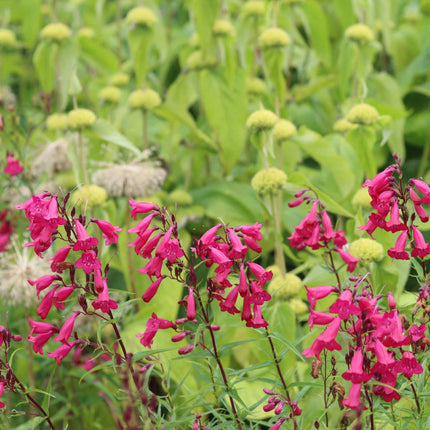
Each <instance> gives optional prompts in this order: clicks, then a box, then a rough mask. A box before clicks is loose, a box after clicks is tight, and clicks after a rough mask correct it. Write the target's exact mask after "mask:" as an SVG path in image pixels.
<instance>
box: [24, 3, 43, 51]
mask: <svg viewBox="0 0 430 430" xmlns="http://www.w3.org/2000/svg"><path fill="white" fill-rule="evenodd" d="M41 3H42V2H41V0H21V1H20V15H21V20H22V26H21V32H22V37H23V40H24V42H25V43H26V44H27V45H28V46H29V47H31V48H33V47H34V45H35V43H36V41H37V36H38V35H39V31H40V26H41V23H42V5H41Z"/></svg>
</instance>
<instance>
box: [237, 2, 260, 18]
mask: <svg viewBox="0 0 430 430" xmlns="http://www.w3.org/2000/svg"><path fill="white" fill-rule="evenodd" d="M241 12H242V14H243V15H244V16H262V15H264V13H265V4H264V1H256V0H251V1H247V2H246V3H245V4H244V5H243V6H242V10H241Z"/></svg>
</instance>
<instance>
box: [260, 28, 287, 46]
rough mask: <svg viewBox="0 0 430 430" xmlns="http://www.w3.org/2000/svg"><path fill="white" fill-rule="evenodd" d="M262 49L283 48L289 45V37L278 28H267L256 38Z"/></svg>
mask: <svg viewBox="0 0 430 430" xmlns="http://www.w3.org/2000/svg"><path fill="white" fill-rule="evenodd" d="M258 40H259V42H260V45H261V47H262V48H263V49H270V48H283V47H284V46H287V45H289V44H290V36H288V34H287V33H286V32H285V31H284V30H282V29H280V28H275V27H274V28H268V29H267V30H264V31H263V33H261V35H260V37H259V38H258Z"/></svg>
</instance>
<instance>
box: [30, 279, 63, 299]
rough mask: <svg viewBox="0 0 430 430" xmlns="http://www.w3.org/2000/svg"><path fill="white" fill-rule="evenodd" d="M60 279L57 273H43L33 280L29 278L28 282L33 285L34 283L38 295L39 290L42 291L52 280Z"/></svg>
mask: <svg viewBox="0 0 430 430" xmlns="http://www.w3.org/2000/svg"><path fill="white" fill-rule="evenodd" d="M60 279H61V277H60V276H58V275H44V276H41V277H40V278H38V279H36V280H35V281H31V280H30V279H29V280H28V283H29V284H30V285H33V286H34V285H36V291H37V297H39V294H40V292H41V291H43V290H44V289H45V288H48V287H49V286H50V285H51V284H52V283H53V282H54V281H58V280H60Z"/></svg>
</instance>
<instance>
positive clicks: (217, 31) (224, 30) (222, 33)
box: [212, 19, 234, 37]
mask: <svg viewBox="0 0 430 430" xmlns="http://www.w3.org/2000/svg"><path fill="white" fill-rule="evenodd" d="M212 33H213V35H214V36H215V37H227V36H233V35H234V27H233V25H232V24H231V22H230V21H227V20H226V19H217V20H216V21H215V23H214V25H213V27H212Z"/></svg>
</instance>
